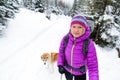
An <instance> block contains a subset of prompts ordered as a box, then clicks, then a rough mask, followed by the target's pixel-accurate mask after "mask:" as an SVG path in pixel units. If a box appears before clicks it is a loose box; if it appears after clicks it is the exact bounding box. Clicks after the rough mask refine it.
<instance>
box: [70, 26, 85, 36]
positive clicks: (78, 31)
mask: <svg viewBox="0 0 120 80" xmlns="http://www.w3.org/2000/svg"><path fill="white" fill-rule="evenodd" d="M70 31H71V34H72V35H73V36H74V37H75V38H77V37H80V36H82V35H83V34H84V33H85V28H84V27H82V26H81V25H79V24H73V25H72V26H71V28H70Z"/></svg>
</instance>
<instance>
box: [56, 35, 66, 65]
mask: <svg viewBox="0 0 120 80" xmlns="http://www.w3.org/2000/svg"><path fill="white" fill-rule="evenodd" d="M63 47H64V37H63V39H62V40H61V43H60V47H59V54H58V60H57V66H64V55H63V53H62V51H63Z"/></svg>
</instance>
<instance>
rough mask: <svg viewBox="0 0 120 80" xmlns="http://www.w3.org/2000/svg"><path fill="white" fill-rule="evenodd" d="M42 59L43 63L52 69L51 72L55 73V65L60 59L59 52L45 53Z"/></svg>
mask: <svg viewBox="0 0 120 80" xmlns="http://www.w3.org/2000/svg"><path fill="white" fill-rule="evenodd" d="M40 58H41V60H42V61H43V63H44V65H47V66H48V68H50V67H51V71H52V72H53V71H54V69H53V68H54V64H55V62H57V59H58V52H50V53H49V52H45V53H43V54H42V55H41V57H40Z"/></svg>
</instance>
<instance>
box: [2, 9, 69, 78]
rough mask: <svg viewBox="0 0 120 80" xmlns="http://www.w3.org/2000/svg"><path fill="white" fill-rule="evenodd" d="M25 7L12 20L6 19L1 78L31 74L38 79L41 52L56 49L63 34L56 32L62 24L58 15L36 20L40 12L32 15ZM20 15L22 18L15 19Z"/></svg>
mask: <svg viewBox="0 0 120 80" xmlns="http://www.w3.org/2000/svg"><path fill="white" fill-rule="evenodd" d="M23 11H24V10H23ZM26 11H27V10H25V11H24V12H21V13H20V14H17V15H16V18H15V20H13V21H11V22H10V23H9V25H10V26H8V31H7V34H6V37H5V38H6V39H4V40H5V41H3V42H4V43H9V44H5V45H4V44H3V45H4V46H2V47H1V49H2V48H3V49H2V50H1V52H3V53H4V54H2V57H1V58H0V72H4V73H2V74H1V75H0V76H1V77H0V79H1V80H35V77H36V80H37V79H38V80H39V79H40V78H41V76H42V75H39V74H41V73H40V72H39V71H41V70H42V69H40V68H44V66H43V67H41V64H42V62H41V63H40V55H41V53H43V52H45V51H47V52H50V51H58V47H59V46H58V45H59V42H60V39H61V37H60V36H62V34H63V33H61V34H59V33H60V31H61V29H62V26H60V27H59V26H58V25H57V24H60V23H62V24H63V22H61V21H60V18H59V17H58V18H56V19H53V21H49V20H46V18H44V20H45V21H44V20H40V19H41V17H42V16H39V15H38V14H37V13H36V15H37V16H35V15H33V16H34V17H33V16H31V14H35V13H34V12H31V13H30V15H29V14H28V13H27V12H26ZM26 13H27V14H26ZM21 17H22V18H23V21H19V18H21ZM37 17H40V18H39V19H38V18H37ZM37 19H38V20H37ZM42 19H43V18H42ZM28 20H29V21H28ZM42 21H43V22H42ZM46 21H47V22H46ZM45 22H46V23H45ZM16 23H17V24H16ZM38 25H39V26H38ZM63 27H64V26H63ZM66 29H67V28H66ZM63 31H64V30H63ZM30 35H31V36H30ZM56 36H58V37H56ZM55 42H57V43H55ZM6 45H7V47H6ZM55 45H56V46H55ZM48 46H49V47H48ZM4 47H6V48H4ZM4 49H8V50H9V51H6V50H4ZM42 74H43V73H42ZM37 75H38V76H39V77H38V76H37ZM44 75H45V74H44ZM57 77H58V76H57ZM44 80H45V79H44Z"/></svg>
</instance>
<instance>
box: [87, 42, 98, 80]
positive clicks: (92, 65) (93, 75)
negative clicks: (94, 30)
mask: <svg viewBox="0 0 120 80" xmlns="http://www.w3.org/2000/svg"><path fill="white" fill-rule="evenodd" d="M87 67H88V74H89V80H99V70H98V59H97V54H96V49H95V46H94V43H93V41H92V40H90V43H89V48H88V54H87Z"/></svg>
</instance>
